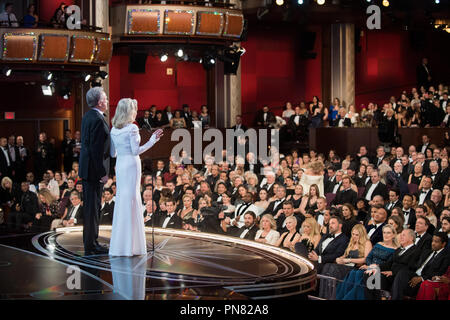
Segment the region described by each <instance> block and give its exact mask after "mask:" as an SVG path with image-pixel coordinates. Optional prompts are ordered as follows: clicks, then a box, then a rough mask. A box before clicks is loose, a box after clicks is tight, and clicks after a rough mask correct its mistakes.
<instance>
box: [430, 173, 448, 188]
mask: <svg viewBox="0 0 450 320" xmlns="http://www.w3.org/2000/svg"><path fill="white" fill-rule="evenodd" d="M430 175H431V176H432V174H431V173H430ZM445 178H446V177H445V176H444V175H443V174H442V173H440V172H438V173H437V174H436V175H435V176H434V180H432V182H433V185H432V188H433V189H442V188H443V187H444V185H445V184H446V183H447V181H446V180H445ZM447 180H448V179H447Z"/></svg>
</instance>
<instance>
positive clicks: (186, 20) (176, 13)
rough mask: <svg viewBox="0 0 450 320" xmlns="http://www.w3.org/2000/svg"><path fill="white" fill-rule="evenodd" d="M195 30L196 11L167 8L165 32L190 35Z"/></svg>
mask: <svg viewBox="0 0 450 320" xmlns="http://www.w3.org/2000/svg"><path fill="white" fill-rule="evenodd" d="M193 32H194V12H193V11H191V10H166V11H165V18H164V33H165V34H184V35H190V34H193Z"/></svg>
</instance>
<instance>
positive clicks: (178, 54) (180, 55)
mask: <svg viewBox="0 0 450 320" xmlns="http://www.w3.org/2000/svg"><path fill="white" fill-rule="evenodd" d="M182 56H183V49H178V51H177V57H179V58H181V57H182Z"/></svg>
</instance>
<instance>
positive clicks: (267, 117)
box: [255, 106, 277, 128]
mask: <svg viewBox="0 0 450 320" xmlns="http://www.w3.org/2000/svg"><path fill="white" fill-rule="evenodd" d="M276 122H277V121H276V118H275V115H274V114H273V113H272V112H271V111H269V107H268V106H264V107H263V109H262V110H258V112H257V113H256V117H255V126H257V127H264V128H269V127H271V126H273V125H274V124H275V123H276Z"/></svg>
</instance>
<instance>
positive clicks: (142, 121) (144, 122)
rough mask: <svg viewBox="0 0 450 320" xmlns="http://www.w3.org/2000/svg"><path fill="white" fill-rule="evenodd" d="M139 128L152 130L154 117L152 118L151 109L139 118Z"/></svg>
mask: <svg viewBox="0 0 450 320" xmlns="http://www.w3.org/2000/svg"><path fill="white" fill-rule="evenodd" d="M137 123H138V125H139V128H144V129H148V130H152V119H151V118H150V110H145V111H144V116H143V117H142V118H138V119H137Z"/></svg>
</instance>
